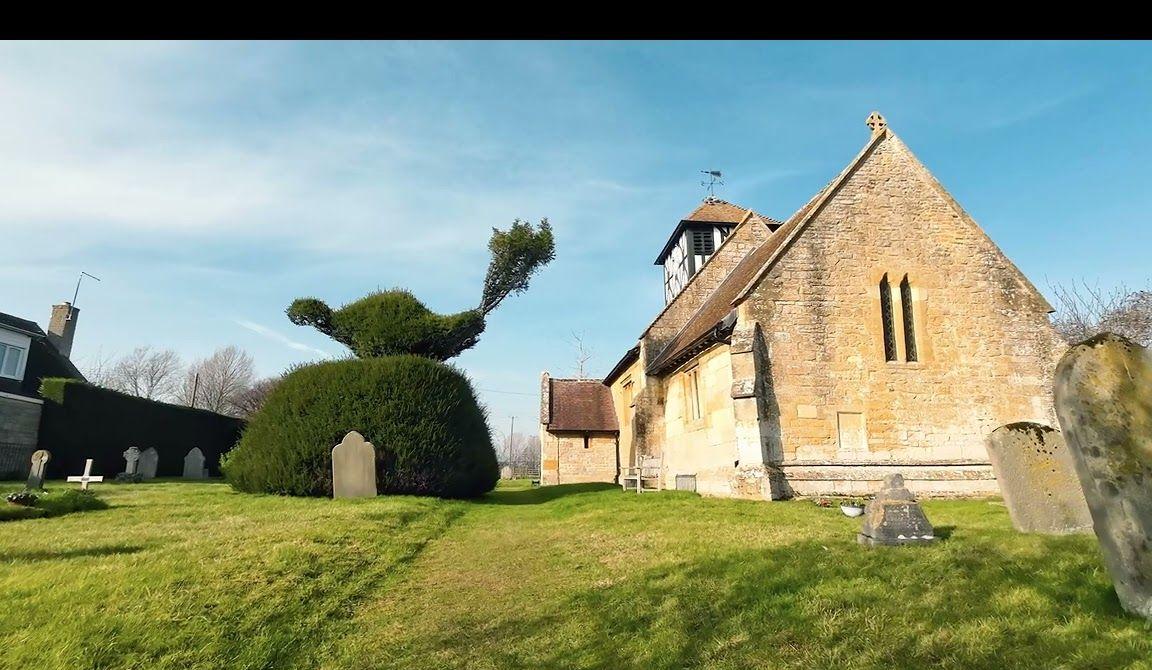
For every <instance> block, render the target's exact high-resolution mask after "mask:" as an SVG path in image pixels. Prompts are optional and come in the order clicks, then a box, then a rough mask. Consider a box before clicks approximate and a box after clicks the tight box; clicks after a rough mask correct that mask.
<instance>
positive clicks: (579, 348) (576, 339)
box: [572, 331, 593, 379]
mask: <svg viewBox="0 0 1152 670" xmlns="http://www.w3.org/2000/svg"><path fill="white" fill-rule="evenodd" d="M572 347H573V348H575V349H576V378H577V379H586V378H587V376H588V374H587V373H588V361H590V360H592V355H593V351H592V349H590V348H589V347H586V346H585V345H584V337H583V336H582V334H580V333H577V332H576V331H572Z"/></svg>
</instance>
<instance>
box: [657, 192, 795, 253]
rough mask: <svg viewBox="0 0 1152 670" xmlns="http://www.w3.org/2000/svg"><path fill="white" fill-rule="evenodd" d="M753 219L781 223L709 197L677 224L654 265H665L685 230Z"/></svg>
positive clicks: (773, 223)
mask: <svg viewBox="0 0 1152 670" xmlns="http://www.w3.org/2000/svg"><path fill="white" fill-rule="evenodd" d="M751 217H756V218H759V219H762V220H763V221H764V222H765V223H767V224H768V225H769V227H771V226H772V225H777V226H778V225H780V221H777V220H776V219H773V218H772V217H769V216H764V215H762V214H759V213H757V212H754V211H752V210H751V209H748V208H747V207H741V206H740V205H735V204H733V203H730V202H728V201H727V200H721V199H720V198H717V197H715V196H708V197H706V198H704V200H703V202H701V203H700V204H699V205H698V206H697V207H696V209H694V210H692V211H691V212H690V213H689V214H688V216H685V217H684V218H683V219H680V223H678V224H676V228H675V229H673V230H672V234H671V235H670V236H669V237H668V241H667V242H665V243H664V248H663V249H661V250H660V254H659V255H658V256H656V261H655V263H653V264H654V265H662V264H663V263H664V258H665V257H666V256H667V255H668V252H670V251H671V250H672V247H673V246H675V245H676V240H678V239H680V234H681V233H683V232H684V229H685V228H689V227H691V226H693V225H694V224H695V225H697V226H706V225H715V224H727V225H730V226H735V225H737V224H739V223H743V222H744V220H745V219H748V218H751Z"/></svg>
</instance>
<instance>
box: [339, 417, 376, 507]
mask: <svg viewBox="0 0 1152 670" xmlns="http://www.w3.org/2000/svg"><path fill="white" fill-rule="evenodd" d="M375 495H376V447H374V446H372V443H371V442H367V441H365V439H364V436H363V435H361V434H360V433H357V432H356V431H352V432H350V433H348V434H347V435H345V436H344V439H343V440H341V441H340V444H338V445H336V446H335V447H332V497H333V498H369V497H372V496H375Z"/></svg>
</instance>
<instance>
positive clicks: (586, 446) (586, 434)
mask: <svg viewBox="0 0 1152 670" xmlns="http://www.w3.org/2000/svg"><path fill="white" fill-rule="evenodd" d="M588 437H589V436H588V433H584V448H585V449H587V448H588Z"/></svg>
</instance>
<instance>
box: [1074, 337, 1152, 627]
mask: <svg viewBox="0 0 1152 670" xmlns="http://www.w3.org/2000/svg"><path fill="white" fill-rule="evenodd" d="M1056 414H1057V416H1058V417H1059V419H1060V427H1061V428H1062V429H1063V431H1064V435H1065V438H1066V439H1067V441H1068V447H1069V449H1070V450H1071V452H1072V455H1073V461H1074V463H1075V465H1076V473H1077V474H1078V475H1079V477H1080V483H1081V485H1082V486H1083V489H1084V497H1085V498H1086V499H1087V501H1088V509H1089V510H1090V511H1091V512H1092V521H1093V525H1094V528H1095V531H1096V537H1097V539H1099V541H1100V548H1101V550H1102V551H1103V554H1104V562H1105V564H1106V565H1107V566H1108V571H1109V573H1111V576H1112V584H1113V586H1114V587H1115V589H1116V595H1117V596H1119V598H1120V604H1121V605H1122V606H1123V607H1124V609H1125V610H1127V611H1129V612H1132V613H1134V614H1139V615H1141V616H1144V617H1148V618H1150V619H1152V351H1150V350H1148V349H1145V348H1144V347H1141V346H1139V345H1137V344H1135V343H1133V342H1131V341H1129V340H1127V339H1125V338H1123V337H1120V336H1119V335H1113V334H1110V333H1105V334H1103V335H1098V336H1096V337H1094V338H1091V339H1089V340H1086V341H1084V342H1081V343H1080V344H1078V345H1076V346H1074V347H1072V348H1071V349H1069V350H1068V352H1067V353H1065V354H1064V358H1063V359H1061V361H1060V364H1059V365H1058V366H1057V368H1056Z"/></svg>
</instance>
